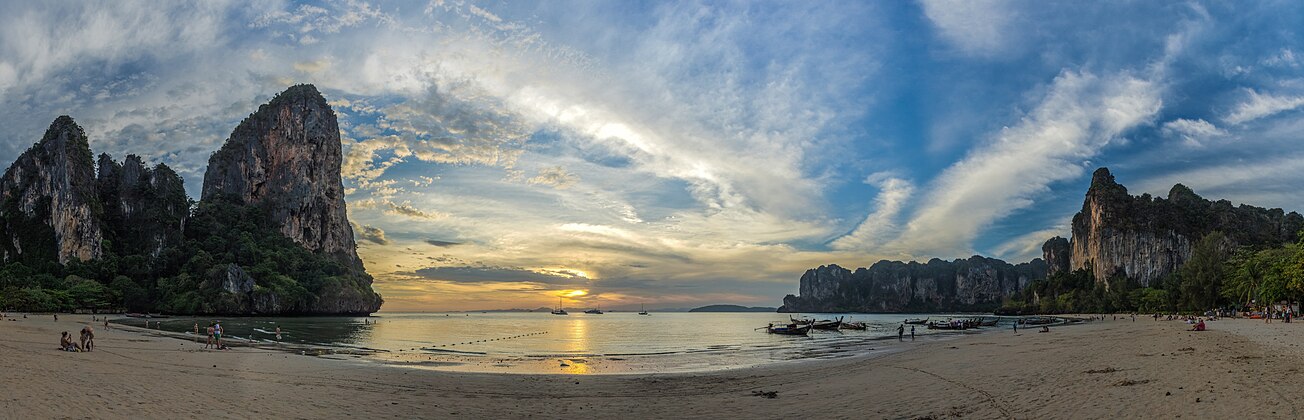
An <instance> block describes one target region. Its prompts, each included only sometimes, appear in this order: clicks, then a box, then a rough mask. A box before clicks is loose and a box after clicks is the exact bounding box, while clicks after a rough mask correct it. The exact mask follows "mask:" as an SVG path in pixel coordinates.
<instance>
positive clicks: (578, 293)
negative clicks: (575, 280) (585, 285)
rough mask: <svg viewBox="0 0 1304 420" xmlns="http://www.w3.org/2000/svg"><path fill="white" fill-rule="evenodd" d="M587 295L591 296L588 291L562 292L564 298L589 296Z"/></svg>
mask: <svg viewBox="0 0 1304 420" xmlns="http://www.w3.org/2000/svg"><path fill="white" fill-rule="evenodd" d="M587 294H589V292H588V291H587V290H571V291H562V293H561V295H562V296H565V297H568V298H576V297H580V296H584V295H587Z"/></svg>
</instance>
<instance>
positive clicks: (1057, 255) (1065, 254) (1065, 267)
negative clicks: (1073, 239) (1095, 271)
mask: <svg viewBox="0 0 1304 420" xmlns="http://www.w3.org/2000/svg"><path fill="white" fill-rule="evenodd" d="M1071 251H1072V250H1071V248H1070V246H1069V240H1068V239H1064V238H1061V237H1058V236H1056V237H1054V238H1050V240H1048V241H1046V243H1045V244H1042V246H1041V259H1043V260H1045V261H1046V275H1047V276H1051V275H1055V274H1056V273H1067V272H1069V270H1070V267H1072V261H1071V255H1070V252H1071Z"/></svg>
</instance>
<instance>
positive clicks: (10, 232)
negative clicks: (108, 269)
mask: <svg viewBox="0 0 1304 420" xmlns="http://www.w3.org/2000/svg"><path fill="white" fill-rule="evenodd" d="M95 186H96V184H95V163H94V161H92V158H91V150H90V146H89V144H87V141H86V133H85V132H83V131H82V128H81V127H80V126H78V125H77V123H76V122H73V120H72V118H71V117H68V116H66V115H65V116H61V117H59V118H57V119H55V120H54V122H53V123H51V124H50V128H49V129H48V130H46V132H45V136H44V137H43V138H41V141H40V142H38V143H36V144H35V145H33V146H32V147H31V148H30V149H27V151H26V152H23V154H22V155H20V156H19V157H18V159H17V160H16V161H14V163H13V165H12V166H10V167H9V169H8V170H6V171H5V174H4V176H3V177H2V178H0V196H2V197H3V200H4V204H3V207H2V208H0V217H2V218H3V222H4V226H3V227H2V228H3V230H4V232H3V235H0V237H2V238H3V239H4V241H3V242H4V243H3V244H0V247H2V248H3V257H4V260H5V261H16V260H17V261H25V262H40V261H47V260H57V261H58V262H59V263H61V264H66V263H68V262H70V261H73V260H79V261H86V260H91V259H95V258H99V257H100V255H101V254H102V253H103V250H102V249H101V240H102V239H103V235H102V232H101V230H100V229H101V227H100V220H99V217H100V213H101V207H100V204H99V202H98V200H97V196H96V190H95Z"/></svg>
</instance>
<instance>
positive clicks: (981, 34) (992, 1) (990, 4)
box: [920, 0, 1015, 55]
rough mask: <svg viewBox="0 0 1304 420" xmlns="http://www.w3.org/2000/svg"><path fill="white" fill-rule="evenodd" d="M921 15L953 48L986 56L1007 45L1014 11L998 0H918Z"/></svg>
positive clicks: (1004, 2) (1006, 3) (1009, 40)
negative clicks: (920, 6) (921, 7)
mask: <svg viewBox="0 0 1304 420" xmlns="http://www.w3.org/2000/svg"><path fill="white" fill-rule="evenodd" d="M920 4H921V5H922V6H923V8H924V15H925V16H927V17H928V19H929V21H931V22H932V23H933V25H934V26H936V27H937V29H938V30H939V31H940V32H941V34H942V36H943V37H944V38H946V40H947V41H949V42H950V43H952V44H953V45H955V46H957V47H959V48H960V49H961V50H962V51H964V52H966V53H968V54H975V55H987V54H994V53H998V52H1001V50H1002V49H1003V48H1006V47H1007V46H1009V44H1010V42H1011V38H1010V36H1009V31H1010V28H1009V25H1010V24H1011V16H1012V15H1013V14H1014V13H1015V11H1014V10H1013V9H1012V8H1010V7H1007V6H1008V5H1009V2H1006V1H1000V0H970V1H965V0H920Z"/></svg>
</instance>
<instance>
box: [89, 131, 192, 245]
mask: <svg viewBox="0 0 1304 420" xmlns="http://www.w3.org/2000/svg"><path fill="white" fill-rule="evenodd" d="M96 182H97V189H98V191H99V200H100V203H102V205H103V209H104V213H103V216H104V217H103V220H104V223H103V225H104V226H105V232H104V236H105V239H108V240H109V243H110V244H112V245H113V247H114V251H115V252H117V253H118V254H119V255H129V254H134V253H138V252H139V253H143V254H147V255H149V256H151V257H157V256H159V254H161V253H162V252H163V250H164V249H167V248H173V247H176V246H178V245H180V244H181V240H182V234H183V232H182V229H184V228H185V221H186V218H187V217H189V216H190V198H189V197H187V196H186V189H185V185H184V183H183V181H182V180H181V176H179V175H177V173H176V172H175V171H173V170H172V168H169V167H168V166H167V165H164V164H161V163H160V164H158V165H155V166H154V167H153V168H149V167H146V166H145V162H144V160H142V159H141V158H140V156H136V155H127V157H126V158H125V159H123V161H122V163H118V162H115V161H114V160H113V158H112V157H111V156H109V155H108V154H107V153H105V154H101V155H100V158H99V174H98V176H97V177H96Z"/></svg>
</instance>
